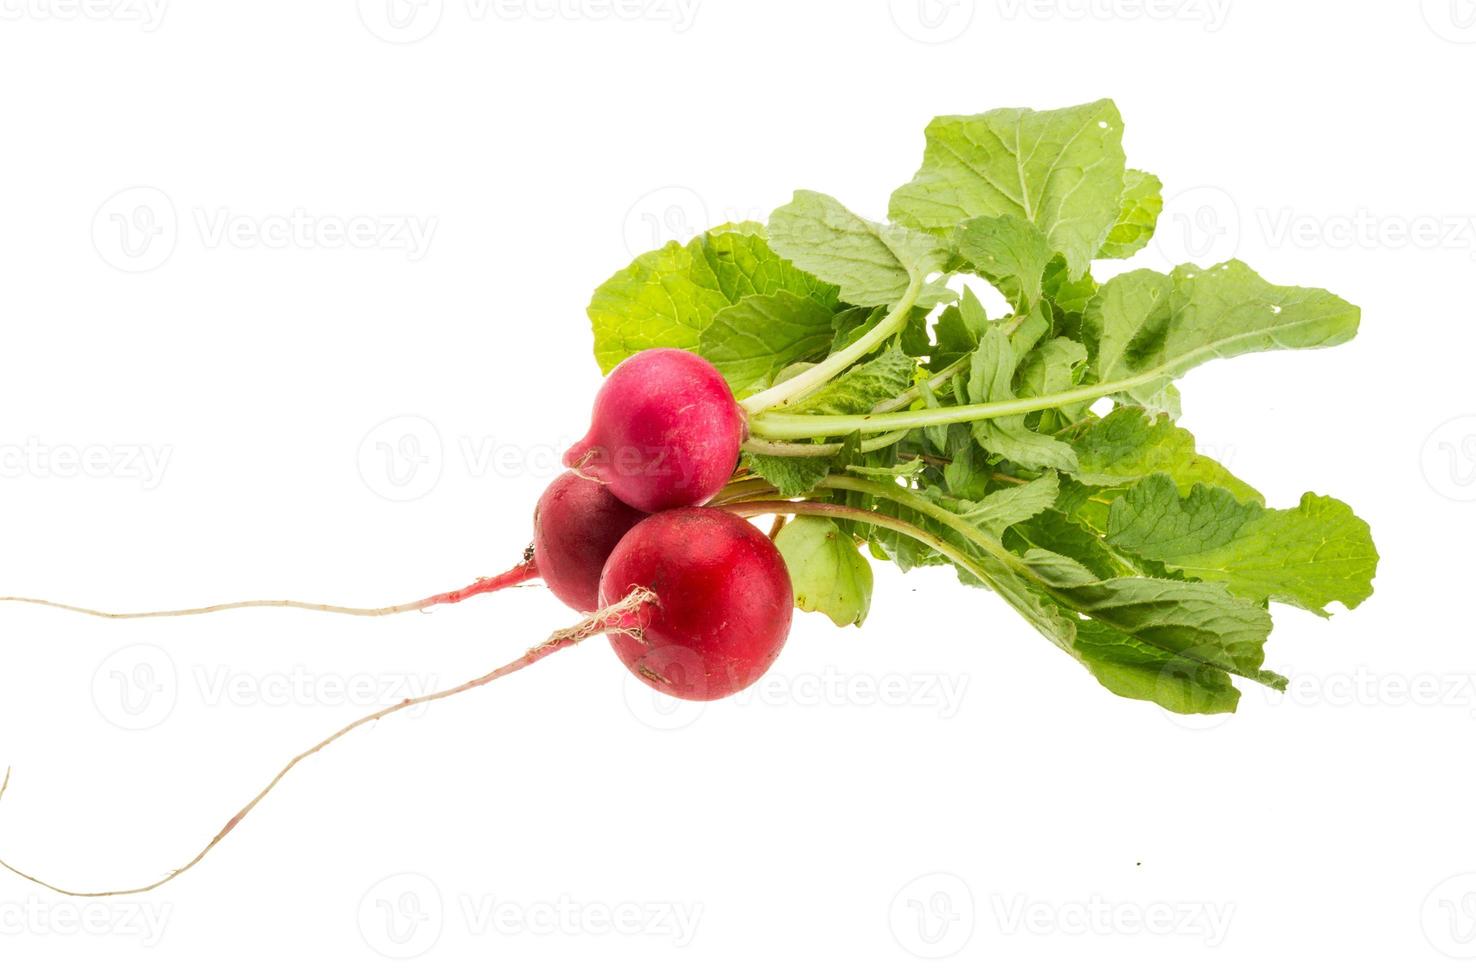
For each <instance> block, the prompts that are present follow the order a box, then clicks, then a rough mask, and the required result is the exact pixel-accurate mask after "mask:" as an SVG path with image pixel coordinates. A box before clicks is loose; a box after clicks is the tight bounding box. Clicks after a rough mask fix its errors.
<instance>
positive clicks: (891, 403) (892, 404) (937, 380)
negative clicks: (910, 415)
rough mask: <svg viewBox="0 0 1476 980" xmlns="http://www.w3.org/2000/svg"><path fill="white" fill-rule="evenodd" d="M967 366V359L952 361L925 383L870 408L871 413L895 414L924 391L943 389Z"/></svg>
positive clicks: (922, 382) (919, 383)
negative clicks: (949, 380) (945, 384)
mask: <svg viewBox="0 0 1476 980" xmlns="http://www.w3.org/2000/svg"><path fill="white" fill-rule="evenodd" d="M968 366H969V359H968V358H967V357H960V358H959V359H958V360H956V361H954V362H953V363H952V364H950V365H948V366H947V367H946V368H944V369H943V370H941V371H939V372H938V373H937V374H935V375H933V376H932V377H931V378H928V379H927V380H926V381H920V382H918V383H917V384H915V385H913V386H912V387H911V388H908V389H907V390H906V391H904V392H902V394H900V395H898V396H897V397H896V398H891V399H888V400H887V401H884V402H881V403H879V404H877V405H876V406H875V407H874V408H872V410H871V411H872V412H873V413H875V412H895V411H897V409H899V408H906V407H907V406H908V405H911V404H912V403H913V402H914V401H916V400H917V398H918V397H919V396H920V395H922V393H923V392H924V391H934V392H936V391H937V390H938V389H939V388H941V387H943V383H944V382H945V381H947V380H948V379H949V378H952V377H953V376H954V375H956V374H959V373H960V372H962V371H963V369H964V368H966V367H968Z"/></svg>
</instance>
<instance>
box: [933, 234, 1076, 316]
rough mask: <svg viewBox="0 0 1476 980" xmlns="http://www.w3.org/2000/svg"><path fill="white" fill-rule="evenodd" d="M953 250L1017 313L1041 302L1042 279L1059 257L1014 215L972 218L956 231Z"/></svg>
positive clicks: (1044, 241) (1042, 237)
mask: <svg viewBox="0 0 1476 980" xmlns="http://www.w3.org/2000/svg"><path fill="white" fill-rule="evenodd" d="M953 250H954V251H955V252H957V253H958V256H959V258H961V259H963V261H964V262H965V263H967V264H968V266H969V268H971V269H973V270H974V271H975V272H977V273H979V275H981V276H983V277H984V278H985V279H988V280H989V281H990V282H991V283H993V284H994V286H995V287H996V288H997V289H999V291H1000V292H1001V293H1003V294H1004V297H1005V299H1007V300H1009V301H1010V305H1011V306H1013V307H1014V308H1015V310H1016V312H1024V311H1025V310H1027V309H1030V308H1031V307H1033V306H1035V305H1036V304H1037V303H1039V302H1040V295H1041V279H1042V277H1043V276H1044V275H1045V270H1046V265H1047V264H1048V263H1049V262H1050V261H1051V259H1052V258H1054V257H1055V254H1056V250H1055V249H1053V248H1052V247H1051V244H1050V242H1047V241H1046V237H1045V235H1044V234H1043V233H1042V232H1041V230H1040V229H1039V228H1037V227H1035V225H1032V224H1031V223H1030V222H1028V221H1026V220H1025V219H1024V218H1022V217H1019V216H1017V215H1013V214H1000V215H987V216H985V217H980V218H970V219H969V220H968V221H965V222H964V223H963V224H961V225H959V226H958V227H957V228H956V229H955V230H954V233H953Z"/></svg>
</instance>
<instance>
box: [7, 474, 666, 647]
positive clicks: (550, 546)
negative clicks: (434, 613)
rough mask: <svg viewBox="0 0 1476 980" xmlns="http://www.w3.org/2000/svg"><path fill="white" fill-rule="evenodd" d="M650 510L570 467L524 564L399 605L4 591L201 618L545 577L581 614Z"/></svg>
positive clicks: (446, 599) (544, 503)
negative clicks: (76, 597) (398, 599)
mask: <svg viewBox="0 0 1476 980" xmlns="http://www.w3.org/2000/svg"><path fill="white" fill-rule="evenodd" d="M646 516H647V515H646V514H644V513H643V512H641V511H638V510H636V509H635V508H633V507H631V506H629V505H627V504H625V503H624V502H622V501H620V500H619V499H617V498H616V497H615V496H614V495H613V494H611V493H610V491H609V490H608V489H606V488H605V487H604V486H602V485H600V484H598V483H596V482H594V481H592V480H588V479H584V478H582V477H580V476H579V475H578V474H577V473H573V472H570V471H566V472H564V473H562V474H560V475H559V476H558V477H557V478H556V479H555V480H554V481H553V483H551V484H549V486H548V488H547V489H545V490H544V491H543V495H542V496H541V497H539V498H538V504H537V506H536V507H534V509H533V544H532V545H530V546H529V548H528V550H527V551H526V552H524V554H523V560H522V561H521V562H519V563H518V564H517V565H514V566H513V567H512V568H510V569H508V570H507V571H505V572H502V573H501V574H498V575H490V576H487V577H484V578H479V579H477V580H476V581H475V582H473V583H471V584H470V585H467V586H463V587H462V588H459V589H452V590H451V591H449V592H438V593H436V594H435V595H432V596H426V597H425V598H424V599H417V600H415V601H414V602H404V603H400V604H398V605H393V606H372V607H364V606H336V605H330V604H328V603H321V602H305V601H302V600H298V599H246V600H243V601H238V602H221V603H216V604H214V605H210V606H193V607H190V608H185V609H158V610H150V611H147V612H108V611H105V610H101V609H90V608H88V607H86V606H75V605H69V604H67V603H64V602H56V601H54V600H51V599H36V598H31V597H28V596H0V602H15V603H23V604H26V605H32V606H47V607H49V608H52V609H62V610H65V611H67V612H75V613H82V614H83V615H87V616H97V617H100V618H102V619H156V618H160V617H168V616H199V615H202V614H204V613H214V612H225V611H226V610H230V609H253V608H263V607H267V608H277V609H305V610H308V611H310V612H330V613H339V614H341V615H346V616H392V615H395V614H397V613H405V612H416V611H420V610H424V609H429V608H430V607H432V606H442V605H450V604H454V603H458V602H462V601H464V600H466V599H470V598H471V597H472V596H477V595H486V594H487V593H489V592H497V591H500V590H502V589H506V588H510V587H512V586H515V585H523V584H525V583H528V582H532V581H534V580H536V579H539V578H541V579H543V581H544V583H545V584H546V585H547V586H548V587H549V591H551V592H552V593H553V594H554V595H555V596H557V597H558V598H559V599H560V600H561V601H562V602H563V603H564V604H565V605H567V606H569V607H570V608H572V609H575V610H577V611H579V612H592V611H593V610H594V609H595V607H596V606H598V605H599V599H598V594H599V583H600V572H601V571H602V570H603V569H604V566H605V559H606V558H608V557H609V556H610V552H611V551H612V550H613V549H614V548H615V545H616V543H618V542H619V541H620V539H621V537H623V536H624V535H625V532H626V531H629V530H630V529H631V528H632V527H634V526H635V525H636V524H637V523H638V522H639V521H641V520H642V519H644V518H645V517H646Z"/></svg>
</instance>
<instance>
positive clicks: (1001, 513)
mask: <svg viewBox="0 0 1476 980" xmlns="http://www.w3.org/2000/svg"><path fill="white" fill-rule="evenodd" d="M1060 492H1061V481H1060V478H1058V477H1057V476H1056V474H1055V472H1054V471H1048V472H1047V473H1046V474H1045V475H1044V476H1041V477H1038V478H1036V479H1034V480H1031V481H1030V482H1029V483H1022V484H1020V485H1018V486H1013V487H1006V488H1005V489H1002V490H995V491H994V492H992V493H989V494H986V495H985V497H984V499H983V500H980V501H977V502H975V503H972V504H970V505H968V506H966V507H963V508H961V509H960V510H959V516H961V517H964V518H967V519H968V520H969V521H971V522H972V523H974V524H977V525H978V526H980V527H982V528H984V529H985V530H987V531H989V532H990V533H991V534H995V535H1000V534H1003V533H1004V531H1005V529H1006V528H1008V527H1010V526H1011V525H1014V524H1018V523H1020V522H1021V521H1028V520H1030V519H1031V518H1032V517H1034V516H1036V515H1037V514H1040V513H1042V512H1043V511H1045V510H1046V509H1047V508H1049V507H1050V506H1051V504H1053V503H1055V502H1056V496H1057V495H1058V494H1059V493H1060Z"/></svg>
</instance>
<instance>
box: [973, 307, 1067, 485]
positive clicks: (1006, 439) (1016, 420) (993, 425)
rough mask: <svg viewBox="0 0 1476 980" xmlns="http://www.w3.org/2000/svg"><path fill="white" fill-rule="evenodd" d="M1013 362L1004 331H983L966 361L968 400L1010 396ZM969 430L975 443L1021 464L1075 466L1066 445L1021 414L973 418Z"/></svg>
mask: <svg viewBox="0 0 1476 980" xmlns="http://www.w3.org/2000/svg"><path fill="white" fill-rule="evenodd" d="M1015 365H1016V361H1015V353H1014V351H1013V350H1012V349H1011V348H1010V341H1009V338H1007V337H1006V336H1005V335H1004V332H1003V331H1002V330H988V331H985V333H984V337H983V339H981V340H980V341H979V348H978V349H977V350H976V351H974V355H973V359H972V360H971V361H970V363H969V383H968V389H967V390H968V397H969V403H970V404H975V405H976V404H979V403H981V402H995V401H1007V400H1009V399H1011V398H1014V397H1015V393H1014V388H1013V381H1012V379H1013V378H1014V376H1015ZM971 430H972V432H973V434H974V439H975V441H977V442H978V443H979V445H981V446H983V447H984V448H985V449H987V450H989V451H990V452H992V453H997V454H999V455H1000V456H1003V457H1004V458H1005V459H1008V460H1010V461H1011V462H1015V463H1018V464H1020V465H1021V466H1025V467H1028V468H1030V469H1056V470H1068V471H1069V470H1074V469H1075V468H1076V453H1075V452H1073V451H1072V449H1071V447H1070V446H1069V445H1067V444H1066V443H1064V442H1061V441H1060V440H1058V439H1053V438H1051V437H1050V436H1048V435H1044V434H1042V433H1039V432H1035V431H1034V430H1032V429H1029V428H1027V427H1026V425H1025V418H1024V417H1023V416H1019V415H1012V416H1005V417H1003V418H997V419H983V420H981V421H978V422H974V423H973V424H972V426H971Z"/></svg>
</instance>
